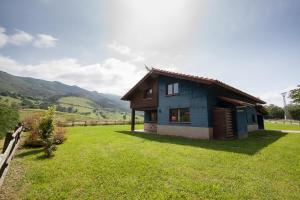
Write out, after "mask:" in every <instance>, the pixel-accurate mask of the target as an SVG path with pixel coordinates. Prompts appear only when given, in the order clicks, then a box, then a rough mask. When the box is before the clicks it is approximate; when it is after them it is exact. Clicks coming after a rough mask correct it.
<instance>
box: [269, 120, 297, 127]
mask: <svg viewBox="0 0 300 200" xmlns="http://www.w3.org/2000/svg"><path fill="white" fill-rule="evenodd" d="M265 122H269V123H272V124H292V125H299V126H300V121H299V120H289V119H288V120H283V119H266V120H265Z"/></svg>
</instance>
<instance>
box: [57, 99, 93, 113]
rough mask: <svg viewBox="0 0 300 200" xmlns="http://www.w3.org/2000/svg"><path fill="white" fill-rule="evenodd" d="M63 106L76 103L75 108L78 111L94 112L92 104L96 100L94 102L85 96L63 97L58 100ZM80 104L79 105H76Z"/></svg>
mask: <svg viewBox="0 0 300 200" xmlns="http://www.w3.org/2000/svg"><path fill="white" fill-rule="evenodd" d="M58 102H59V103H60V105H61V106H64V107H69V106H72V105H74V106H73V107H74V108H77V110H78V112H80V113H82V112H91V113H92V112H93V109H92V105H93V104H94V102H92V101H91V100H89V99H86V98H83V97H74V96H70V97H62V98H60V99H59V100H58ZM75 105H78V106H75Z"/></svg>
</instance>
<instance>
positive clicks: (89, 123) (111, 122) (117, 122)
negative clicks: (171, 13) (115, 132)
mask: <svg viewBox="0 0 300 200" xmlns="http://www.w3.org/2000/svg"><path fill="white" fill-rule="evenodd" d="M143 123H144V121H141V120H136V121H135V124H143ZM125 124H131V121H130V120H105V121H103V120H102V121H96V120H94V121H69V122H61V121H58V122H57V126H60V127H69V126H100V125H125Z"/></svg>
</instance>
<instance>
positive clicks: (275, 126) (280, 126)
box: [265, 122, 300, 131]
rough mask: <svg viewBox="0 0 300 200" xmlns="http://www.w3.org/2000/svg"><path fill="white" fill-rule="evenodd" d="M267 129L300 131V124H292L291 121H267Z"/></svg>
mask: <svg viewBox="0 0 300 200" xmlns="http://www.w3.org/2000/svg"><path fill="white" fill-rule="evenodd" d="M265 129H266V130H293V131H297V130H299V131H300V125H299V124H290V123H286V124H284V123H280V122H278V123H276V124H275V123H271V122H265Z"/></svg>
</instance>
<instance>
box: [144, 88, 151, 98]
mask: <svg viewBox="0 0 300 200" xmlns="http://www.w3.org/2000/svg"><path fill="white" fill-rule="evenodd" d="M144 98H152V88H149V89H147V90H146V91H145V94H144Z"/></svg>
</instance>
